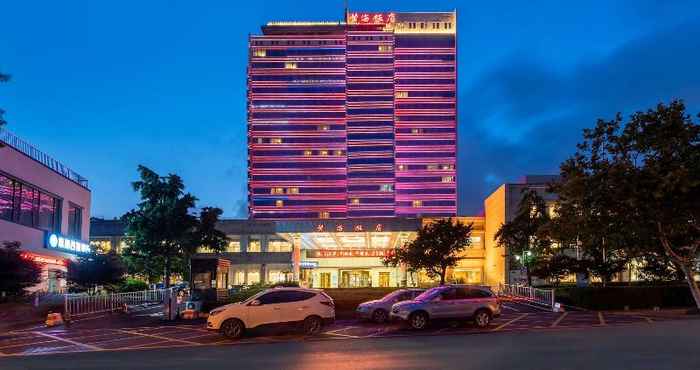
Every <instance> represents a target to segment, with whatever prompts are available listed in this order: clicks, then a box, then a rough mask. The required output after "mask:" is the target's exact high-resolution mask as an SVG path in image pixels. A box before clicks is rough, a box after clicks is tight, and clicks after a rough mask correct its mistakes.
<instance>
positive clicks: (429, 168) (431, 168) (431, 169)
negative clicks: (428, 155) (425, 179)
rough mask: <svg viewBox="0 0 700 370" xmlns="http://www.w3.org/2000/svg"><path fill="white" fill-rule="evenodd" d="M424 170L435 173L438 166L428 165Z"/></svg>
mask: <svg viewBox="0 0 700 370" xmlns="http://www.w3.org/2000/svg"><path fill="white" fill-rule="evenodd" d="M425 169H427V170H428V171H435V170H437V169H438V165H436V164H429V165H427V166H425Z"/></svg>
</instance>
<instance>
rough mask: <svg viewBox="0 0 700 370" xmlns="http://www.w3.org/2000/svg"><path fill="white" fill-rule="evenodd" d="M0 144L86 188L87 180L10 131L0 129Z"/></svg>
mask: <svg viewBox="0 0 700 370" xmlns="http://www.w3.org/2000/svg"><path fill="white" fill-rule="evenodd" d="M0 142H3V143H5V144H7V145H8V146H10V147H12V148H14V149H15V150H18V151H20V152H21V153H23V154H25V155H26V156H28V157H29V158H31V159H33V160H35V161H37V162H39V163H41V164H43V165H44V166H46V167H48V168H50V169H51V170H53V171H54V172H56V173H58V174H59V175H61V176H63V177H65V178H67V179H69V180H71V181H73V182H75V183H77V184H78V185H80V186H82V187H84V188H88V180H87V179H86V178H84V177H82V176H80V175H79V174H78V173H77V172H75V171H73V170H72V169H70V168H69V167H68V166H66V165H64V164H63V163H61V162H59V161H57V160H55V159H54V158H52V157H51V156H49V155H48V154H46V153H44V152H42V151H41V150H39V149H37V148H36V147H35V146H34V145H32V144H30V143H28V142H26V141H24V140H22V139H20V138H19V137H18V136H17V135H15V134H13V133H11V132H10V131H7V130H4V129H2V128H0Z"/></svg>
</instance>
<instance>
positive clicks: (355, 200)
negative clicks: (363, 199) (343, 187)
mask: <svg viewBox="0 0 700 370" xmlns="http://www.w3.org/2000/svg"><path fill="white" fill-rule="evenodd" d="M350 204H360V199H359V198H352V199H350Z"/></svg>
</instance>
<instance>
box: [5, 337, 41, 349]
mask: <svg viewBox="0 0 700 370" xmlns="http://www.w3.org/2000/svg"><path fill="white" fill-rule="evenodd" d="M50 342H55V340H53V339H49V340H42V341H39V342H31V343H16V344H9V345H6V346H2V347H0V349H6V348H12V347H22V346H34V345H37V344H44V343H50Z"/></svg>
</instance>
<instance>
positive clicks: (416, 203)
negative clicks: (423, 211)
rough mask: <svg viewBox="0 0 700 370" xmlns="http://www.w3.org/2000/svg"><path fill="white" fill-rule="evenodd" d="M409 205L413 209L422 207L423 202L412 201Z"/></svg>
mask: <svg viewBox="0 0 700 370" xmlns="http://www.w3.org/2000/svg"><path fill="white" fill-rule="evenodd" d="M411 205H412V206H413V208H418V207H423V201H422V200H414V201H413V202H411Z"/></svg>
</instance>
